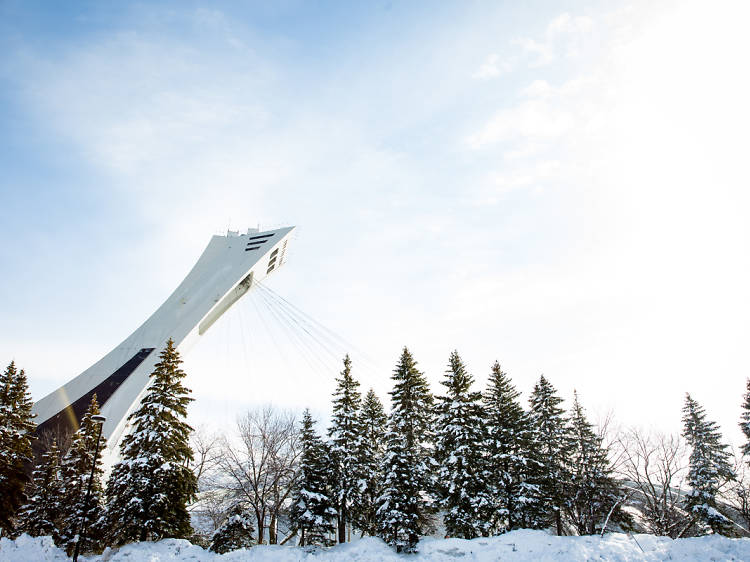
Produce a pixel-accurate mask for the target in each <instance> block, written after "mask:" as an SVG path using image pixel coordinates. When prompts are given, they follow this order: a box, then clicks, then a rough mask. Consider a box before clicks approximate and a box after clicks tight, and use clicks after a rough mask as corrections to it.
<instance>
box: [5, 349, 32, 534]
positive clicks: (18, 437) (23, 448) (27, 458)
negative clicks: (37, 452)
mask: <svg viewBox="0 0 750 562" xmlns="http://www.w3.org/2000/svg"><path fill="white" fill-rule="evenodd" d="M32 405H33V402H32V401H31V395H30V394H29V392H28V384H27V382H26V374H25V373H24V371H23V369H21V370H20V371H19V370H18V369H17V368H16V365H15V363H14V362H12V361H11V363H10V365H8V368H7V369H5V372H3V374H2V375H0V531H2V532H3V533H5V534H11V533H12V532H13V526H14V518H15V515H16V512H17V511H18V509H19V508H20V507H21V506H22V505H23V504H24V503H25V502H26V496H25V495H24V488H25V486H26V484H27V483H28V482H29V476H28V474H27V472H26V467H27V465H29V464H30V463H31V462H32V461H33V457H34V454H33V451H32V449H31V432H33V431H34V429H35V427H36V425H35V424H34V422H33V421H32V420H33V418H34V415H33V414H32V413H31V407H32Z"/></svg>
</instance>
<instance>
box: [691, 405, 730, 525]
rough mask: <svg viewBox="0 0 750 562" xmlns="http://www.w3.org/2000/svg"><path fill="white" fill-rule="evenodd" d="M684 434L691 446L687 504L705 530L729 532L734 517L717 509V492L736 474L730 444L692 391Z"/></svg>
mask: <svg viewBox="0 0 750 562" xmlns="http://www.w3.org/2000/svg"><path fill="white" fill-rule="evenodd" d="M682 424H683V428H682V435H683V437H685V440H686V441H687V443H688V445H689V446H690V447H691V452H690V468H689V471H688V485H689V486H690V491H689V492H688V494H687V497H686V500H685V508H686V509H687V510H688V511H689V512H690V513H692V514H693V516H694V517H695V519H696V521H697V523H698V524H699V526H700V527H701V528H702V530H703V531H706V532H708V531H710V532H712V533H718V534H727V533H728V532H729V531H730V529H731V521H730V520H729V519H728V518H727V517H726V516H724V515H723V514H721V513H720V512H719V511H718V509H717V504H716V496H717V495H718V494H719V491H720V489H721V487H722V486H723V485H724V484H726V483H727V482H728V481H730V480H733V479H734V478H735V475H734V470H733V469H732V465H731V463H730V461H729V458H730V455H729V452H728V451H727V445H726V444H724V443H722V442H721V433H720V432H719V428H718V426H717V425H716V423H715V422H712V421H709V420H707V419H706V412H705V410H704V409H703V407H702V406H701V405H700V404H698V402H696V401H695V400H693V399H692V398H690V395H689V394H687V395H686V396H685V406H684V407H683V408H682Z"/></svg>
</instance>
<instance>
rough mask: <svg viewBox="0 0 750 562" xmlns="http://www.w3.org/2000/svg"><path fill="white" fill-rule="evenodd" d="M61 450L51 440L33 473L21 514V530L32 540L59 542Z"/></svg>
mask: <svg viewBox="0 0 750 562" xmlns="http://www.w3.org/2000/svg"><path fill="white" fill-rule="evenodd" d="M61 489H62V480H61V478H60V451H59V449H58V448H57V442H56V441H55V440H52V442H51V444H50V446H49V449H47V450H46V451H44V453H43V454H42V457H41V459H40V463H39V464H38V465H37V466H36V468H35V469H34V471H33V472H32V474H31V485H30V490H29V492H28V495H29V501H28V503H27V504H26V505H25V506H24V507H23V508H22V509H21V511H20V512H19V514H18V531H20V532H22V533H26V534H29V535H31V536H32V537H43V536H49V537H52V539H53V540H54V541H55V543H56V544H59V542H60V532H59V528H60V523H61V510H60V506H61Z"/></svg>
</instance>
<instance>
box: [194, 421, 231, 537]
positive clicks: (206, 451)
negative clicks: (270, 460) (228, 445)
mask: <svg viewBox="0 0 750 562" xmlns="http://www.w3.org/2000/svg"><path fill="white" fill-rule="evenodd" d="M221 445H222V438H221V436H220V435H218V434H216V433H209V432H208V431H207V430H206V428H204V427H199V428H197V429H196V430H195V431H194V432H193V434H192V436H191V439H190V446H191V447H192V449H193V462H192V464H191V468H192V470H193V473H194V474H195V476H196V478H197V480H198V495H197V497H196V500H195V502H193V503H192V504H191V505H190V506H189V507H188V509H189V510H190V512H191V513H192V514H193V515H194V516H196V517H197V520H198V522H199V523H198V525H197V527H196V535H197V536H198V537H200V538H202V539H203V540H205V541H208V540H209V539H210V537H211V535H212V533H213V532H214V531H215V530H216V529H218V528H219V527H220V526H221V524H222V523H223V522H224V519H226V515H227V511H228V510H229V508H230V507H231V505H230V502H229V501H228V500H229V498H227V493H226V492H225V491H224V490H223V489H222V486H221V482H220V478H221V474H220V472H219V468H220V460H221V454H222V447H221Z"/></svg>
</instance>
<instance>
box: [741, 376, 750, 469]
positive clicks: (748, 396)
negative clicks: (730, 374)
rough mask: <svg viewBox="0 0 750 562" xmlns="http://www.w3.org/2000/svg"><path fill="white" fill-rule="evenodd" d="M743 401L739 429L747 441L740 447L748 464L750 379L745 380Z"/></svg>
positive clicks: (749, 454) (749, 450) (749, 448)
mask: <svg viewBox="0 0 750 562" xmlns="http://www.w3.org/2000/svg"><path fill="white" fill-rule="evenodd" d="M744 399H745V401H744V402H743V403H742V415H741V417H740V419H741V421H740V429H741V430H742V433H744V434H745V437H746V438H747V441H746V442H745V444H744V445H742V454H743V455H746V456H747V462H748V463H750V379H747V392H746V393H745V396H744Z"/></svg>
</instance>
